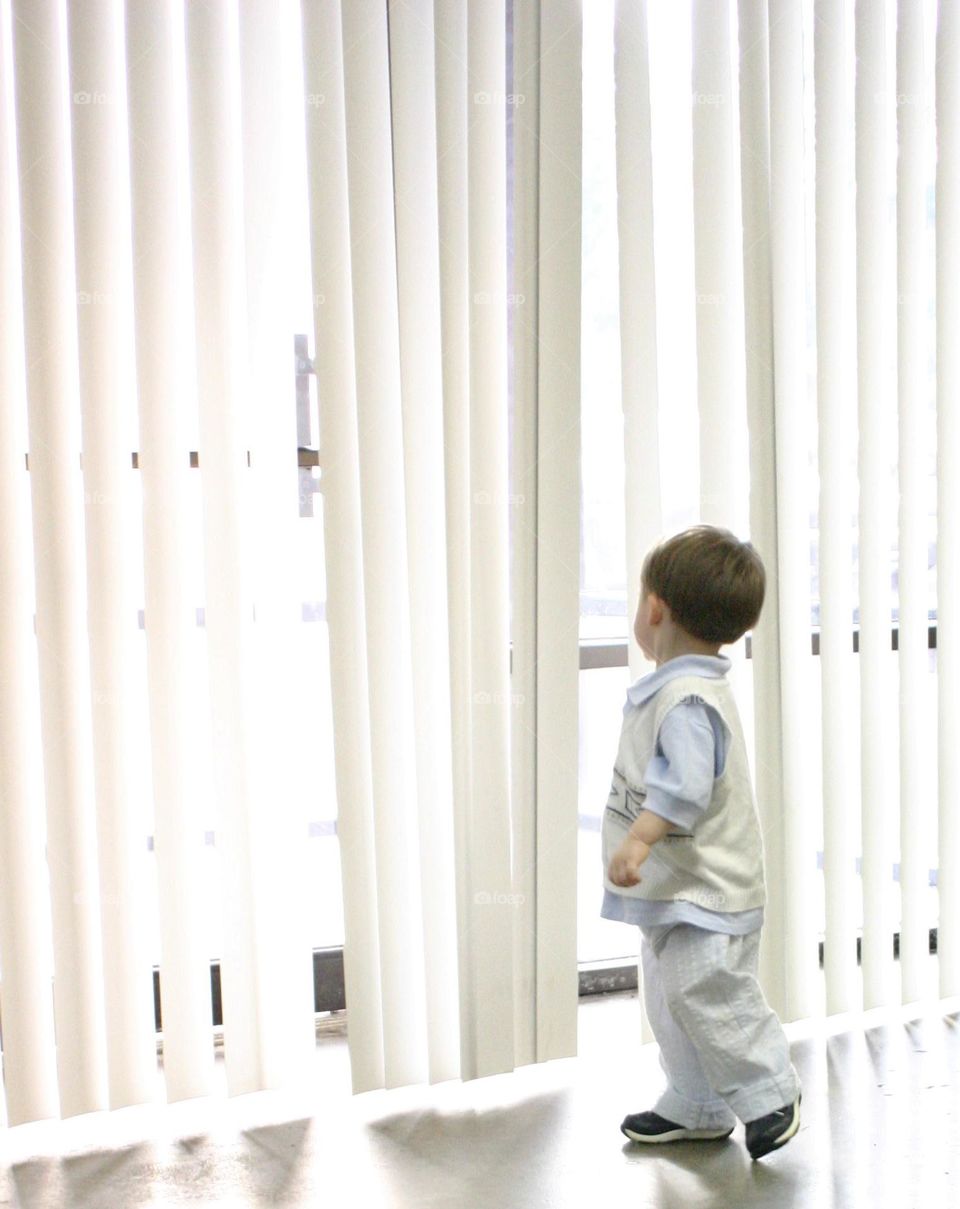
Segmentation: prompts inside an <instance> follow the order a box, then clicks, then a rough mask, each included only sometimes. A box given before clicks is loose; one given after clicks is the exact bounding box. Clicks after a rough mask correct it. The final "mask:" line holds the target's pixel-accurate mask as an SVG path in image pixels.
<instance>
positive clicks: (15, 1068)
mask: <svg viewBox="0 0 960 1209" xmlns="http://www.w3.org/2000/svg"><path fill="white" fill-rule="evenodd" d="M12 24H13V16H12V12H11V6H10V4H8V3H3V4H0V313H2V315H3V322H2V323H0V458H2V465H0V512H2V515H3V517H4V518H5V521H4V528H5V532H4V540H3V541H2V542H0V661H2V667H3V674H2V675H0V801H2V809H0V862H2V869H3V876H2V877H0V962H2V979H0V1015H2V1017H3V1049H4V1053H3V1077H4V1089H5V1092H6V1103H5V1107H6V1122H7V1123H9V1124H11V1125H18V1124H20V1123H21V1122H23V1121H32V1120H37V1119H39V1118H42V1117H52V1116H56V1115H57V1112H58V1110H59V1097H58V1090H57V1068H56V1051H55V1048H54V1020H53V997H52V996H51V995H50V993H49V989H50V972H51V969H52V965H53V948H52V945H53V941H52V930H51V913H50V896H49V894H48V893H47V883H46V878H47V872H46V865H45V860H44V850H43V846H44V825H43V812H44V799H43V780H42V770H41V768H40V760H39V746H40V740H39V693H38V684H37V660H36V652H35V650H34V649H33V643H34V642H35V637H34V627H33V617H32V612H33V582H32V580H33V574H32V562H33V551H32V548H31V545H32V542H31V533H30V498H29V492H30V482H29V476H28V474H27V472H26V466H25V462H24V450H25V449H26V447H27V415H26V380H25V376H26V366H25V360H24V342H23V298H22V291H21V280H22V262H21V239H20V228H21V223H20V205H19V196H18V189H17V180H18V160H17V131H16V123H15V120H14V97H15V81H14V56H13V39H12Z"/></svg>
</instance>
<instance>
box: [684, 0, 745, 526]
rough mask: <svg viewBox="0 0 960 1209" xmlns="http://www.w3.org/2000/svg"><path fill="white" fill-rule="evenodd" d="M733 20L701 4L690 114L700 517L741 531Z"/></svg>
mask: <svg viewBox="0 0 960 1209" xmlns="http://www.w3.org/2000/svg"><path fill="white" fill-rule="evenodd" d="M732 17H733V8H732V6H731V4H730V3H729V0H708V2H707V3H703V2H701V3H700V4H698V5H697V6H696V8H695V13H694V20H693V29H692V42H693V55H692V58H693V70H692V94H691V102H692V103H691V114H692V118H693V227H694V231H693V233H694V248H695V275H696V279H695V283H694V291H695V303H696V322H697V395H698V401H699V416H700V434H699V435H700V516H701V519H702V521H703V522H704V523H705V524H711V525H720V526H722V527H724V528H728V529H732V530H733V531H734V532H738V533H739V532H744V531H745V524H746V520H747V517H746V511H747V493H746V491H744V490H743V488H744V485H745V483H746V482H747V480H748V475H747V465H746V463H747V448H748V447H747V439H746V424H745V412H744V406H743V399H744V385H743V375H744V369H743V286H742V271H741V268H740V265H739V263H738V261H739V249H738V246H737V245H738V239H737V237H738V235H739V232H740V200H739V196H738V188H739V180H738V173H737V151H738V147H737V141H736V116H737V109H736V95H735V93H734V89H733V55H732V38H733V30H732Z"/></svg>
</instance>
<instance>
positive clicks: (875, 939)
mask: <svg viewBox="0 0 960 1209" xmlns="http://www.w3.org/2000/svg"><path fill="white" fill-rule="evenodd" d="M891 19H892V15H891V14H890V12H889V9H888V6H887V5H886V4H883V3H878V2H877V0H873V2H872V3H870V2H866V0H861V2H860V3H859V4H857V7H856V54H857V77H856V149H855V150H856V156H855V164H856V180H857V200H856V217H857V394H858V400H859V440H860V448H859V477H860V523H859V554H860V627H859V630H860V735H861V741H860V757H861V786H862V794H861V814H862V820H863V822H862V835H863V840H862V848H863V865H862V869H863V942H862V963H861V968H862V971H863V997H864V1004H865V1005H866V1006H867V1007H878V1006H880V1005H881V1004H884V1003H888V1002H890V1001H891V1000H892V997H893V993H894V992H893V974H894V968H893V945H892V943H891V937H892V935H893V910H892V905H893V904H892V894H891V878H892V874H893V861H894V843H893V839H894V820H895V817H896V816H895V814H894V809H895V806H894V800H893V795H892V792H891V786H892V785H893V784H894V783H895V781H894V780H893V779H892V778H894V777H896V775H897V774H896V769H895V766H894V765H893V762H892V759H891V757H892V753H893V748H892V742H891V741H892V739H893V736H894V732H893V719H894V710H893V702H894V700H895V697H894V692H895V691H896V690H895V687H894V683H893V680H892V677H891V674H890V673H891V671H892V668H891V664H890V630H891V599H890V550H891V545H892V538H893V534H894V532H895V529H894V520H895V512H894V500H893V496H892V493H891V490H890V478H889V474H890V468H891V466H892V465H893V464H894V461H895V457H896V453H895V451H896V441H895V435H896V427H895V425H896V413H895V411H894V407H895V395H894V384H895V382H896V314H897V293H896V276H895V271H896V259H895V257H896V245H895V231H894V227H893V221H892V220H893V218H894V211H893V209H892V207H891V205H890V198H891V197H892V196H894V195H895V192H896V159H895V156H896V137H895V131H896V125H895V121H896V119H895V113H896V93H895V85H894V81H893V78H892V76H891V66H892V55H891V53H890V52H891V49H892V44H893V38H894V27H893V25H892V24H891V23H890V22H891Z"/></svg>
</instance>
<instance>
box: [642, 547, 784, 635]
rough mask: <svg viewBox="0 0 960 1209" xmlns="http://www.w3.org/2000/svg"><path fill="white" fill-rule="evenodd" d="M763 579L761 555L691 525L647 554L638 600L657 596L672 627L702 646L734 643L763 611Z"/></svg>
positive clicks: (764, 581) (751, 548) (764, 576)
mask: <svg viewBox="0 0 960 1209" xmlns="http://www.w3.org/2000/svg"><path fill="white" fill-rule="evenodd" d="M765 589H766V574H765V572H764V569H763V563H762V561H761V559H760V555H759V554H758V553H757V552H756V550H755V549H754V548H753V546H752V545H751V544H750V542H742V541H740V540H739V539H738V538H737V537H735V536H734V535H733V534H732V533H731V532H730V531H729V530H728V529H718V528H715V527H714V526H712V525H695V526H694V527H693V528H692V529H686V530H684V532H682V533H678V534H676V535H675V536H674V537H671V538H668V539H667V540H666V541H663V542H660V543H659V545H656V546H654V548H653V549H652V550H651V551H650V552H649V553H648V554H647V556H646V558H645V559H644V561H643V570H642V572H641V588H640V591H641V596H642V597H645V596H646V595H647V594H648V593H652V594H653V595H655V596H658V597H659V598H660V599H661V600H662V601H663V602H664V604H665V605H667V607H668V608H669V610H670V615H671V616H672V618H673V620H674V622H675V624H676V625H678V626H680V627H681V628H682V629H683V630H685V631H686V633H688V634H689V635H691V637H693V638H696V639H699V640H700V641H701V642H707V643H716V644H719V645H722V644H724V643H730V642H736V641H737V639H738V638H740V637H742V636H743V634H745V633H746V632H747V630H749V629H752V628H753V626H754V625H755V624H756V622H757V619H758V618H759V616H760V610H761V608H762V607H763V596H764V591H765Z"/></svg>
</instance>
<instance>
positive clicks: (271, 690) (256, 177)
mask: <svg viewBox="0 0 960 1209" xmlns="http://www.w3.org/2000/svg"><path fill="white" fill-rule="evenodd" d="M239 18H240V21H239V30H240V107H241V113H240V126H241V131H242V146H243V202H244V248H245V252H246V264H245V268H246V302H247V326H246V332H245V334H246V340H247V349H248V357H249V365H250V392H249V395H248V398H249V401H250V412H249V439H250V474H249V479H250V505H249V509H250V512H249V514H250V517H251V520H252V528H251V533H250V539H251V580H252V583H251V587H252V592H253V598H254V602H255V625H254V627H253V631H252V633H253V644H252V652H253V684H254V702H255V714H254V728H255V729H254V733H255V734H256V736H257V741H256V743H255V745H254V747H253V751H252V756H253V759H252V761H251V777H252V782H253V789H252V801H253V803H254V807H253V813H252V835H253V847H252V851H253V856H254V872H253V877H254V884H255V886H256V888H257V919H256V930H257V995H258V1011H259V1014H260V1047H261V1055H262V1056H261V1062H262V1080H263V1084H264V1086H265V1087H281V1086H285V1085H289V1084H290V1083H291V1082H293V1081H297V1080H299V1079H300V1078H301V1077H303V1078H305V1077H307V1076H308V1074H309V1060H310V1056H311V1055H312V1053H313V1050H314V1048H315V1045H316V1035H315V1029H314V1021H313V990H312V982H313V980H312V964H311V956H310V937H309V928H308V922H307V912H308V909H309V906H308V904H309V902H310V891H309V883H308V868H307V848H306V844H305V842H304V837H305V836H306V835H307V830H308V824H309V819H310V817H311V812H310V810H309V808H308V803H307V801H306V798H305V795H304V793H303V787H302V782H301V780H300V777H299V772H298V769H299V766H300V755H301V752H302V751H303V750H304V747H305V743H304V742H303V741H301V724H302V719H303V713H304V710H305V708H306V703H307V701H309V700H310V693H309V691H308V687H309V686H308V685H307V683H306V678H305V677H304V676H303V674H302V668H303V656H302V647H301V641H302V638H301V636H302V634H303V630H302V607H301V601H300V593H299V583H298V577H297V574H296V558H297V543H296V536H297V526H298V525H299V524H301V521H300V515H299V514H300V506H299V501H300V486H299V469H298V467H297V460H296V458H295V457H294V455H293V450H295V449H296V448H297V417H296V410H295V406H294V403H293V400H294V398H295V375H294V368H295V367H294V361H293V357H292V355H291V353H292V350H291V343H292V339H291V337H292V333H293V332H294V330H295V327H294V324H295V318H296V316H297V314H298V311H297V307H296V303H297V301H298V296H297V287H298V285H299V279H298V277H297V276H296V275H295V273H294V268H295V266H300V265H302V264H303V259H304V255H305V249H304V248H303V244H302V235H303V234H304V233H305V219H304V220H303V221H304V226H303V227H301V226H300V219H301V213H300V210H299V209H298V207H296V206H295V205H294V199H295V198H302V197H303V192H304V188H305V187H304V183H303V180H302V178H301V176H300V174H299V173H297V172H296V171H295V163H296V160H295V154H294V152H295V148H296V147H297V144H298V142H299V144H300V146H301V148H302V140H303V127H302V125H301V124H300V123H301V122H302V121H303V95H302V79H301V72H300V66H299V53H300V52H299V45H298V42H299V37H298V33H297V27H298V23H299V15H298V13H297V10H296V7H295V6H294V5H291V4H284V5H277V4H274V3H273V2H272V0H245V2H244V3H243V4H241V5H240V6H239Z"/></svg>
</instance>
